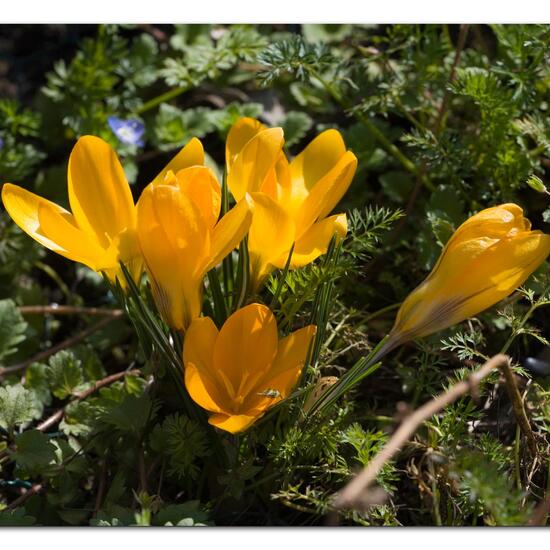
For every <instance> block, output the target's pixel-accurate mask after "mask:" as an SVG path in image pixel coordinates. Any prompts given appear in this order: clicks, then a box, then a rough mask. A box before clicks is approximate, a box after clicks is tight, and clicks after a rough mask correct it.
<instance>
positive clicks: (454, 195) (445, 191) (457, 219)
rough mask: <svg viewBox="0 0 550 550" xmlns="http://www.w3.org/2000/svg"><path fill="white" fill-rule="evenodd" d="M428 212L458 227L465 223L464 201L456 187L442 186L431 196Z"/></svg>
mask: <svg viewBox="0 0 550 550" xmlns="http://www.w3.org/2000/svg"><path fill="white" fill-rule="evenodd" d="M428 212H430V213H433V214H435V215H436V216H437V217H438V218H444V219H446V220H447V221H449V222H451V223H452V224H453V225H455V226H458V225H460V224H461V223H462V222H463V221H464V218H465V216H464V199H463V198H462V196H461V194H460V192H459V191H458V189H456V188H455V187H451V186H450V185H442V186H440V187H438V188H437V189H436V190H435V191H434V192H433V193H432V195H431V197H430V200H429V202H428Z"/></svg>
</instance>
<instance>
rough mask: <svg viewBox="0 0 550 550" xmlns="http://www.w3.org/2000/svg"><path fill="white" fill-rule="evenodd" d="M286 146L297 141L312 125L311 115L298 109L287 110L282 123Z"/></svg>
mask: <svg viewBox="0 0 550 550" xmlns="http://www.w3.org/2000/svg"><path fill="white" fill-rule="evenodd" d="M282 126H283V130H284V133H285V144H286V146H287V147H292V145H294V144H296V143H298V142H299V141H300V140H301V139H302V138H303V137H304V136H305V135H306V134H307V133H308V131H309V130H310V129H311V127H312V126H313V120H312V119H311V117H310V116H309V115H308V114H306V113H302V112H300V111H289V112H288V113H287V115H286V117H285V120H284V122H283V124H282Z"/></svg>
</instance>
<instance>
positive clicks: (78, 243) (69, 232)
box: [38, 203, 118, 271]
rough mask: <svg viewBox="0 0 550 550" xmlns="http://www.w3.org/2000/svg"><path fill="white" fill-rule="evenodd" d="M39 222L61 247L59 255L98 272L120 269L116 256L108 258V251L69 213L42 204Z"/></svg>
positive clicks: (43, 229) (45, 232)
mask: <svg viewBox="0 0 550 550" xmlns="http://www.w3.org/2000/svg"><path fill="white" fill-rule="evenodd" d="M38 220H39V222H40V228H41V231H42V232H43V233H44V234H45V235H48V237H49V238H50V239H51V240H52V241H53V242H56V243H57V244H58V245H59V246H60V247H61V249H58V250H56V252H57V253H58V254H61V255H63V256H65V257H66V258H69V259H70V260H73V261H75V262H80V263H83V264H85V265H87V266H88V267H90V268H91V269H94V270H96V271H98V270H100V269H102V268H114V267H116V268H118V262H117V257H116V254H115V255H111V256H110V257H107V251H106V250H105V249H103V248H101V247H100V246H99V245H98V244H97V242H96V241H94V240H93V238H92V237H91V236H89V235H87V234H86V233H84V232H83V231H82V230H81V229H79V228H78V227H77V226H76V224H75V222H74V219H73V217H72V215H71V214H69V213H68V212H59V210H58V209H57V208H56V207H55V205H54V206H51V203H50V204H40V205H39V206H38Z"/></svg>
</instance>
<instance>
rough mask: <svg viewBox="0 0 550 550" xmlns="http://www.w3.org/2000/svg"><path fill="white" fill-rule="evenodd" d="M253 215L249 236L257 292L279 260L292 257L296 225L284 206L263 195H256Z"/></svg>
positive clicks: (251, 265)
mask: <svg viewBox="0 0 550 550" xmlns="http://www.w3.org/2000/svg"><path fill="white" fill-rule="evenodd" d="M251 196H252V198H253V200H254V215H253V216H252V224H251V225H250V232H249V236H248V251H249V254H250V272H251V279H252V286H253V289H254V290H256V289H257V288H258V287H259V285H260V284H261V282H262V281H263V280H264V279H265V277H266V276H267V275H268V274H269V273H270V271H272V270H273V266H274V264H275V263H277V262H278V260H279V258H281V257H284V258H285V260H284V261H283V265H284V262H286V258H288V255H289V253H290V249H291V248H292V244H293V243H294V238H295V229H294V222H293V221H292V219H291V218H290V216H289V215H288V214H287V213H286V211H285V210H284V209H283V207H282V206H280V205H279V204H277V203H276V202H275V201H274V200H273V199H272V198H270V197H268V196H267V195H266V194H264V193H253V194H252V195H251Z"/></svg>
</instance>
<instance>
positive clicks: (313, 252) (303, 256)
mask: <svg viewBox="0 0 550 550" xmlns="http://www.w3.org/2000/svg"><path fill="white" fill-rule="evenodd" d="M347 231H348V223H347V218H346V215H345V214H336V215H334V216H330V217H328V218H325V219H324V220H322V221H320V222H317V223H314V224H313V225H312V226H311V227H310V228H309V229H308V230H307V231H306V232H305V233H304V234H303V235H302V237H300V239H298V240H297V241H296V245H295V246H294V251H293V253H292V258H291V260H290V267H291V268H292V269H295V268H297V267H303V266H305V265H307V264H309V263H311V262H312V261H313V260H315V259H316V258H318V257H319V256H321V255H322V254H325V253H326V251H327V249H328V245H329V244H330V241H331V239H332V237H333V236H334V235H337V237H338V238H339V239H343V238H344V237H345V236H346V233H347ZM286 261H287V258H285V257H284V256H281V257H280V258H279V261H278V262H277V263H276V264H275V265H276V267H278V268H281V269H282V268H284V266H285V265H286Z"/></svg>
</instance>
